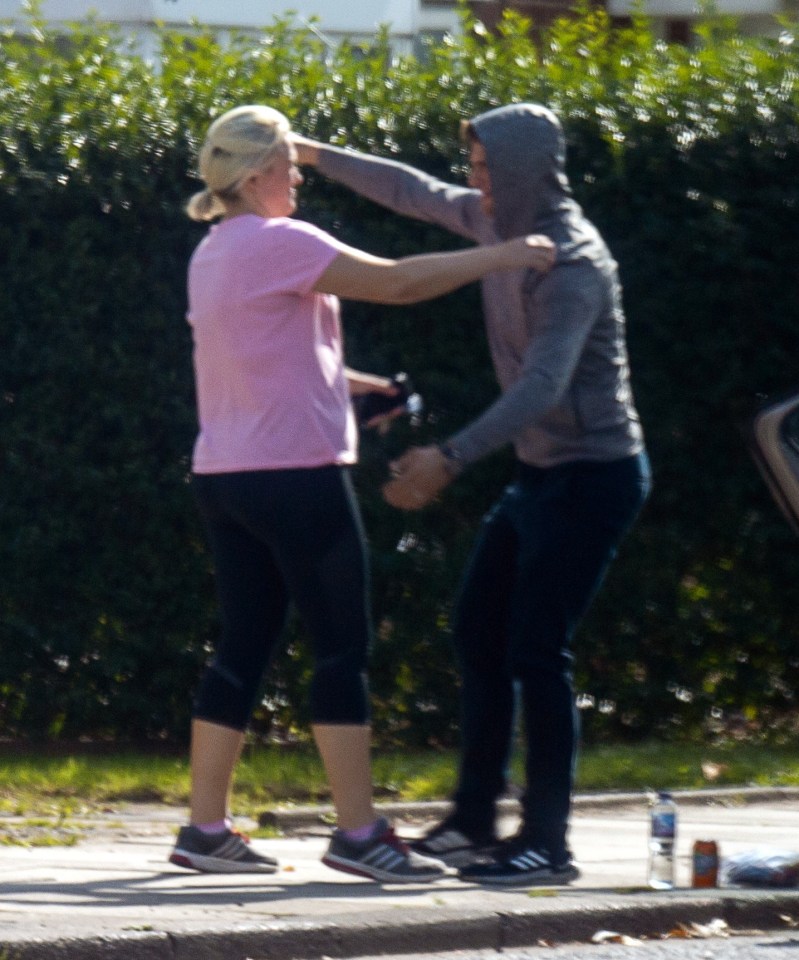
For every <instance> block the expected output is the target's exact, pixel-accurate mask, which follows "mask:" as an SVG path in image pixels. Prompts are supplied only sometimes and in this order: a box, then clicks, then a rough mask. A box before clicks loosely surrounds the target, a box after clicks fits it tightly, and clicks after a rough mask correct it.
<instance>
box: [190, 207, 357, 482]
mask: <svg viewBox="0 0 799 960" xmlns="http://www.w3.org/2000/svg"><path fill="white" fill-rule="evenodd" d="M341 250H342V245H341V244H340V243H338V241H336V240H335V239H333V237H331V236H330V235H329V234H327V233H324V232H323V231H322V230H319V229H317V228H316V227H314V226H311V225H310V224H308V223H303V222H302V221H299V220H291V219H288V218H283V217H280V218H275V219H269V220H264V219H262V218H261V217H257V216H255V215H252V214H247V215H244V216H240V217H234V218H233V219H231V220H223V221H222V222H221V223H218V224H216V225H215V226H213V227H211V229H210V231H209V232H208V234H207V235H206V237H205V238H204V239H203V241H202V242H201V243H200V244H199V246H198V247H197V249H196V250H195V251H194V254H193V256H192V258H191V263H190V264H189V280H188V287H189V310H188V320H189V323H190V324H191V327H192V332H193V336H194V372H195V378H196V384H197V407H198V415H199V420H200V433H199V436H198V437H197V442H196V443H195V446H194V457H193V461H192V467H193V469H194V471H195V472H196V473H230V472H233V471H237V470H278V469H288V468H292V467H318V466H323V465H326V464H333V463H340V464H344V463H354V462H355V460H356V458H357V436H358V435H357V428H356V425H355V419H354V416H353V413H352V406H351V404H350V397H349V390H348V388H347V382H346V379H345V376H344V351H343V342H342V333H341V324H340V320H339V302H338V298H337V297H334V296H331V295H329V294H322V293H314V292H313V289H312V288H313V285H314V284H315V283H316V281H317V280H318V279H319V277H320V276H321V274H322V273H324V271H325V269H326V268H327V267H328V266H329V265H330V263H331V262H332V261H333V260H334V259H335V257H336V256H337V254H338V253H339V252H340V251H341Z"/></svg>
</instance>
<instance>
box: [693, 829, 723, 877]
mask: <svg viewBox="0 0 799 960" xmlns="http://www.w3.org/2000/svg"><path fill="white" fill-rule="evenodd" d="M691 864H692V867H693V872H692V879H691V886H692V887H717V886H718V885H719V845H718V844H717V843H716V841H715V840H697V841H696V842H695V843H694V850H693V856H692V857H691Z"/></svg>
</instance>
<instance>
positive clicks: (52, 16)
mask: <svg viewBox="0 0 799 960" xmlns="http://www.w3.org/2000/svg"><path fill="white" fill-rule="evenodd" d="M287 11H292V14H291V17H292V19H294V20H296V22H297V24H298V26H302V27H309V26H310V28H311V29H312V30H313V31H315V32H316V33H317V35H318V36H319V38H320V39H321V40H323V41H324V42H325V43H329V44H331V45H333V46H334V45H336V44H338V43H340V42H341V41H342V40H344V39H349V40H352V41H353V42H355V43H361V42H367V43H368V42H369V41H370V40H371V39H373V38H374V36H375V33H376V31H377V30H378V29H379V27H380V26H382V25H388V27H389V29H390V36H391V43H392V46H393V49H394V50H395V51H396V52H397V53H417V52H419V50H420V49H421V44H422V40H423V38H425V37H432V38H436V39H438V38H441V37H443V36H444V34H445V33H447V32H453V31H457V30H458V29H459V20H458V13H457V4H456V3H455V0H41V6H40V14H41V16H42V17H43V18H44V19H45V20H46V21H47V22H48V24H49V25H50V26H52V27H55V28H56V29H58V28H59V26H62V25H63V28H64V31H65V32H66V31H67V30H68V29H69V24H70V23H73V22H75V21H82V20H86V19H87V18H89V17H90V16H94V17H95V18H96V19H97V20H98V21H100V22H103V23H111V24H115V25H116V26H118V27H119V28H120V29H121V30H122V31H123V32H124V33H125V34H128V35H131V36H135V37H136V38H137V45H138V49H139V51H140V52H141V53H143V54H144V55H149V54H151V53H152V52H154V50H155V26H156V24H158V23H163V24H164V25H165V26H166V27H168V28H175V29H186V30H187V31H191V29H192V22H193V21H197V22H199V23H201V24H203V25H204V26H208V27H210V28H211V29H213V30H214V31H216V32H217V33H218V35H219V36H220V37H221V38H224V37H225V36H226V35H228V36H229V35H231V34H235V33H241V32H244V33H249V32H254V33H255V32H257V31H259V30H260V29H263V28H264V27H269V26H271V25H272V24H273V23H274V21H275V19H276V18H281V19H282V18H284V17H286V16H287ZM0 21H6V22H11V23H14V24H17V25H20V26H24V24H25V23H26V16H25V13H24V8H23V0H0Z"/></svg>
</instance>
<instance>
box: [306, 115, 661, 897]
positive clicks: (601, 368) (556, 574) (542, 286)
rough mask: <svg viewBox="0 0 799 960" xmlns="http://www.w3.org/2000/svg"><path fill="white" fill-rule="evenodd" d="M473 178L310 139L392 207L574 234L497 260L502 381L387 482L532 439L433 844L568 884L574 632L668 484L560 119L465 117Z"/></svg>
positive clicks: (470, 868) (420, 489)
mask: <svg viewBox="0 0 799 960" xmlns="http://www.w3.org/2000/svg"><path fill="white" fill-rule="evenodd" d="M465 129H466V136H467V141H468V145H469V151H470V165H471V172H470V176H469V186H468V187H463V186H458V185H453V184H448V183H444V182H442V181H440V180H437V179H435V178H432V177H430V176H428V175H426V174H424V173H422V172H420V171H418V170H415V169H414V168H412V167H409V166H406V165H404V164H401V163H397V162H395V161H392V160H386V159H383V158H378V157H371V156H367V155H364V154H360V153H356V152H353V151H349V150H343V149H340V148H337V147H332V146H327V145H323V144H319V143H316V142H315V141H310V140H305V139H303V138H298V139H297V140H296V143H297V148H298V154H299V160H300V162H301V163H307V164H312V165H314V166H316V167H317V168H318V169H319V171H320V172H321V173H322V174H324V175H325V176H327V177H329V178H331V179H333V180H335V181H337V182H339V183H342V184H344V185H346V186H347V187H350V188H351V189H352V190H354V191H356V192H357V193H359V194H361V195H363V196H365V197H368V198H369V199H371V200H373V201H375V202H376V203H379V204H382V205H383V206H385V207H387V208H388V209H390V210H392V211H394V212H396V213H399V214H402V215H405V216H410V217H415V218H417V219H419V220H424V221H426V222H431V223H435V224H438V225H439V226H442V227H445V228H447V229H449V230H451V231H453V232H454V233H456V234H458V235H460V236H463V237H467V238H469V239H471V240H474V241H476V242H477V243H496V242H498V241H499V240H501V239H506V238H510V237H515V236H520V235H523V234H528V233H540V234H546V235H547V236H549V237H551V238H552V239H553V240H554V241H555V243H556V244H557V247H558V254H557V260H556V263H555V266H554V267H553V268H552V269H551V270H550V271H548V272H546V273H538V272H536V271H532V270H529V271H524V270H522V271H516V272H507V273H496V274H490V275H488V276H487V277H485V278H484V279H483V281H482V295H483V309H484V314H485V323H486V330H487V334H488V342H489V346H490V350H491V356H492V360H493V363H494V368H495V371H496V375H497V379H498V380H499V384H500V388H501V394H500V396H499V397H498V399H497V400H496V401H495V402H494V403H492V404H491V405H490V406H489V407H488V408H487V409H486V410H485V411H484V412H483V413H482V414H481V415H480V416H478V417H477V418H476V419H475V420H474V421H473V422H472V423H469V424H467V425H466V426H465V427H464V428H463V429H461V430H460V431H458V432H457V433H455V434H454V435H453V436H451V437H449V438H447V439H446V440H445V441H444V442H443V443H441V444H440V445H431V446H428V447H414V448H411V449H410V450H409V451H407V452H406V453H405V454H403V456H401V457H400V458H399V459H398V460H397V461H396V462H395V463H394V464H392V480H391V481H390V482H389V483H388V484H386V486H385V488H384V494H385V496H386V499H387V500H388V502H389V503H392V504H393V505H394V506H397V507H400V508H402V509H410V510H413V509H419V508H421V507H423V506H425V505H426V504H427V503H429V502H430V501H431V500H432V499H433V498H435V497H436V496H437V495H438V494H439V493H440V491H441V490H443V489H444V487H446V486H447V484H449V483H450V482H451V481H452V480H454V479H455V478H456V477H457V476H458V475H459V474H460V473H461V472H462V471H463V470H464V469H466V468H467V467H468V466H469V465H470V464H472V463H474V462H475V461H477V460H478V459H480V458H481V457H484V456H486V455H487V454H489V453H491V452H492V451H494V450H497V449H498V448H500V447H502V446H504V445H505V444H507V443H512V444H513V446H514V448H515V453H516V457H517V460H518V464H517V473H516V477H515V479H514V480H513V481H512V482H511V483H510V485H509V486H508V487H507V488H506V489H505V490H504V491H503V492H502V494H501V496H500V497H499V500H498V501H497V502H496V504H495V505H494V506H493V508H492V509H491V510H490V511H489V513H488V514H487V516H486V517H485V518H484V520H483V523H482V528H481V530H480V533H479V536H478V538H477V542H476V544H475V547H474V549H473V553H472V556H471V558H470V560H469V563H468V565H467V568H466V571H465V574H464V578H463V582H462V586H461V591H460V597H459V600H458V602H457V605H456V610H455V615H454V628H453V629H454V642H455V648H456V651H457V655H458V660H459V665H460V668H461V672H462V692H461V703H462V728H461V734H462V750H461V763H460V772H459V782H458V787H457V790H456V792H455V794H454V798H453V799H454V806H453V810H452V813H451V814H450V815H449V816H448V817H447V818H446V819H445V820H444V821H443V822H442V823H440V824H438V825H437V826H436V827H435V828H434V829H433V830H432V831H430V832H429V833H428V834H427V836H426V837H424V838H423V839H422V840H420V841H417V843H416V848H417V849H418V850H419V851H424V852H425V853H429V854H434V855H435V856H437V857H439V858H441V859H444V860H445V861H446V862H448V863H449V864H451V865H454V866H458V867H460V874H461V876H462V877H463V878H464V879H468V880H474V881H478V882H483V883H497V884H512V883H523V884H534V883H546V884H552V883H567V882H569V881H570V880H572V879H574V878H575V877H577V876H578V875H579V872H578V870H577V867H576V866H575V864H574V861H573V858H572V855H571V852H570V850H569V847H568V844H567V831H568V821H569V811H570V803H571V792H572V783H573V766H574V755H575V749H576V731H577V722H576V716H575V708H574V693H573V689H572V660H573V657H572V653H571V644H572V638H573V635H574V632H575V629H576V627H577V625H578V623H579V621H580V619H581V618H582V616H583V614H584V613H585V611H586V609H587V608H588V605H589V604H590V602H591V600H592V599H593V597H594V595H595V594H596V591H597V589H598V588H599V585H600V583H601V581H602V578H603V576H604V574H605V572H606V570H607V568H608V565H609V564H610V562H611V560H612V559H613V557H614V556H615V553H616V550H617V547H618V544H619V542H620V541H621V539H622V537H623V535H624V533H625V532H626V531H627V530H628V528H629V527H630V525H631V524H632V522H633V521H634V519H635V517H636V515H637V514H638V512H639V510H640V508H641V506H642V505H643V503H644V501H645V499H646V496H647V494H648V491H649V484H650V478H649V465H648V461H647V457H646V452H645V449H644V440H643V433H642V430H641V426H640V423H639V419H638V415H637V413H636V410H635V407H634V404H633V397H632V392H631V390H630V382H629V369H628V363H627V350H626V344H625V334H624V314H623V310H622V305H621V289H620V286H619V281H618V276H617V269H616V264H615V262H614V260H613V258H612V256H611V254H610V252H609V251H608V249H607V247H606V245H605V243H604V241H603V240H602V238H601V236H600V235H599V233H598V232H597V230H596V229H595V227H594V226H593V225H592V224H591V223H590V222H589V221H588V220H587V219H586V218H585V217H584V215H583V213H582V210H581V209H580V207H579V205H578V204H577V203H576V202H575V200H574V199H573V198H572V194H571V189H570V186H569V182H568V179H567V176H566V171H565V142H564V137H563V133H562V130H561V126H560V123H559V121H558V119H557V117H556V116H555V115H554V114H553V113H552V112H551V111H550V110H548V109H547V108H546V107H543V106H540V105H537V104H513V105H510V106H505V107H500V108H497V109H494V110H490V111H488V112H487V113H484V114H481V115H480V116H478V117H476V118H475V119H473V120H472V121H471V122H469V123H468V124H466V125H465ZM517 686H518V689H519V690H520V692H521V707H522V713H523V720H524V725H525V734H526V758H525V759H526V787H525V792H524V795H523V797H522V825H521V828H520V831H519V833H518V835H517V836H515V837H513V838H511V839H509V840H505V841H504V842H502V843H499V844H496V834H495V820H496V802H497V800H498V798H499V797H500V796H501V795H502V794H503V792H504V791H505V788H506V785H507V766H508V762H509V757H510V751H511V746H512V739H513V726H514V724H513V719H514V708H515V696H514V690H515V688H516V687H517Z"/></svg>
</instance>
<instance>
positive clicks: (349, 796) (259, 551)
mask: <svg viewBox="0 0 799 960" xmlns="http://www.w3.org/2000/svg"><path fill="white" fill-rule="evenodd" d="M199 167H200V175H201V177H202V179H203V180H204V181H205V184H206V187H205V189H204V190H202V191H201V192H200V193H198V194H196V195H195V196H194V197H192V199H191V200H190V202H189V206H188V213H189V216H191V217H192V218H193V219H196V220H206V221H207V220H213V219H215V218H217V217H220V218H221V220H220V222H219V223H217V224H216V225H214V226H212V227H211V229H210V230H209V232H208V234H207V235H206V237H205V238H204V239H203V240H202V242H201V243H200V244H199V246H198V247H197V249H196V250H195V252H194V254H193V256H192V258H191V264H190V266H189V277H188V294H189V310H188V319H189V323H190V324H191V328H192V335H193V340H194V369H195V379H196V387H197V409H198V419H199V424H200V430H199V434H198V437H197V441H196V444H195V447H194V456H193V463H192V467H193V488H194V492H195V495H196V498H197V502H198V505H199V509H200V512H201V514H202V517H203V520H204V523H205V526H206V530H207V534H208V539H209V543H210V547H211V552H212V556H213V559H214V569H215V574H216V586H217V592H218V596H219V603H220V608H221V616H222V636H221V639H220V642H219V645H218V648H217V650H216V653H215V656H214V659H213V660H212V662H211V663H210V664H209V665H208V667H207V669H206V671H205V674H204V676H203V679H202V682H201V684H200V689H199V692H198V694H197V697H196V700H195V704H194V711H193V720H192V747H191V764H192V794H191V811H190V823H189V824H188V825H187V826H184V827H182V828H181V830H180V833H179V835H178V839H177V843H176V845H175V849H174V850H173V852H172V855H171V857H170V860H171V861H172V862H173V863H176V864H178V865H180V866H183V867H188V868H191V869H196V870H204V871H209V872H262V873H271V872H274V871H275V870H276V869H277V863H276V861H274V860H273V859H272V858H270V857H268V856H265V855H264V854H261V853H257V852H255V851H254V850H253V849H252V847H250V846H249V845H248V844H247V843H246V842H245V840H244V839H243V838H242V837H241V836H240V835H239V834H237V833H236V832H235V831H233V830H232V829H231V824H230V821H229V818H228V815H227V804H228V799H229V792H230V785H231V781H232V776H233V770H234V767H235V764H236V761H237V760H238V756H239V753H240V750H241V747H242V743H243V739H244V732H245V730H246V728H247V725H248V723H249V720H250V716H251V713H252V710H253V707H254V705H255V701H256V698H257V695H258V689H259V685H260V682H261V679H262V676H263V672H264V670H265V668H266V665H267V663H268V660H269V657H270V655H271V653H272V650H273V648H274V645H275V643H276V642H277V640H278V638H279V636H280V634H281V631H282V629H283V626H284V623H285V619H286V614H287V610H288V606H289V603H290V602H293V603H294V604H295V605H296V607H297V608H298V610H299V612H300V614H301V615H302V616H303V618H304V620H305V622H306V624H307V626H308V628H309V633H310V636H311V639H312V644H313V653H314V661H315V668H314V677H313V681H312V684H311V693H310V696H311V704H310V706H311V716H312V726H313V733H314V738H315V740H316V743H317V746H318V748H319V751H320V753H321V756H322V760H323V763H324V766H325V771H326V773H327V776H328V780H329V782H330V788H331V793H332V796H333V802H334V805H335V807H336V812H337V816H338V828H337V829H336V830H335V832H334V834H333V837H332V839H331V842H330V846H329V848H328V850H327V853H326V854H325V857H324V862H325V863H326V864H328V866H331V867H333V868H335V869H340V870H345V871H347V872H351V873H355V874H358V875H361V876H366V877H370V878H373V879H376V880H391V881H395V882H396V881H419V880H432V879H436V878H438V877H440V876H442V875H444V874H445V873H446V868H444V866H443V864H441V863H439V862H438V861H436V860H431V859H429V858H425V857H421V856H419V855H418V854H415V853H412V852H411V851H409V850H408V848H407V847H406V846H405V844H403V843H402V842H401V841H400V840H399V839H398V838H397V837H396V836H395V834H394V833H393V831H392V829H391V827H390V826H389V824H388V823H387V822H386V821H385V820H383V819H381V818H378V817H377V816H376V814H375V810H374V807H373V805H372V786H371V769H370V763H369V741H370V727H369V710H368V694H367V686H366V659H367V650H368V646H369V642H370V618H369V610H368V568H367V555H366V547H365V538H364V534H363V528H362V524H361V519H360V514H359V511H358V506H357V502H356V500H355V497H354V494H353V490H352V485H351V480H350V476H349V467H350V466H351V465H352V464H353V463H355V462H356V459H357V430H356V424H355V420H354V416H353V412H352V406H351V403H350V396H351V395H353V394H358V393H364V392H368V391H375V390H376V391H379V392H382V393H385V394H389V395H390V394H391V393H392V392H393V390H394V388H393V387H392V385H391V382H390V381H389V380H387V379H385V378H382V377H373V376H370V375H367V374H361V373H356V372H355V371H351V370H348V369H347V368H346V366H345V364H344V351H343V344H342V336H341V327H340V319H339V301H338V298H339V297H345V298H347V299H353V300H365V301H370V302H375V303H389V304H404V303H415V302H417V301H419V300H423V299H429V298H432V297H437V296H439V295H441V294H443V293H447V292H449V291H451V290H454V289H455V288H456V287H459V286H461V285H463V284H465V283H469V282H471V281H473V280H477V279H479V278H480V277H482V276H483V275H484V274H486V273H488V272H490V271H492V270H510V269H519V268H529V269H536V270H546V269H548V268H549V266H551V263H552V260H553V256H554V250H553V247H552V244H551V242H550V241H549V240H548V239H546V238H544V237H520V238H516V239H514V240H510V241H508V242H506V243H499V244H497V245H495V246H490V247H485V246H483V247H475V248H473V249H469V250H462V251H457V252H454V253H438V254H428V255H422V256H413V257H405V258H403V259H401V260H388V259H384V258H380V257H373V256H371V255H370V254H367V253H364V252H363V251H360V250H356V249H354V248H352V247H348V246H346V245H345V244H343V243H340V242H339V241H337V240H336V239H334V238H333V237H331V236H330V235H329V234H327V233H325V232H323V231H321V230H319V229H317V228H315V227H313V226H311V225H309V224H307V223H303V222H301V221H297V220H293V219H291V216H292V214H293V213H294V212H295V210H296V190H297V187H298V186H299V185H300V184H301V183H302V176H301V174H300V172H299V170H298V168H297V165H296V150H295V148H294V146H293V144H292V137H291V130H290V127H289V123H288V121H287V119H286V118H285V117H284V116H283V115H282V114H280V113H278V112H277V111H276V110H272V109H271V108H269V107H264V106H246V107H238V108H236V109H235V110H231V111H229V112H228V113H226V114H224V115H223V116H221V117H219V118H218V119H217V120H216V121H215V122H214V123H213V124H212V125H211V127H210V128H209V130H208V134H207V136H206V140H205V143H204V145H203V147H202V150H201V152H200V162H199Z"/></svg>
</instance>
